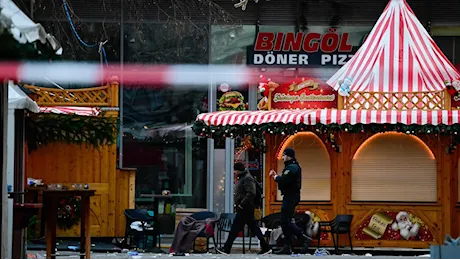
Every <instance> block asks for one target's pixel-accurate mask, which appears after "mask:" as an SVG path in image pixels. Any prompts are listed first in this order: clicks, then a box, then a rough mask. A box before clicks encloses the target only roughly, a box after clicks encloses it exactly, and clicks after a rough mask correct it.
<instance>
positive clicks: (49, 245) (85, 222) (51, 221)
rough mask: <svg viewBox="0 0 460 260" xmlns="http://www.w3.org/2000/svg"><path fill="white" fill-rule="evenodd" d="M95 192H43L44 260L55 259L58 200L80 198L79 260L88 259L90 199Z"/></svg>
mask: <svg viewBox="0 0 460 260" xmlns="http://www.w3.org/2000/svg"><path fill="white" fill-rule="evenodd" d="M95 192H96V191H95V190H48V189H47V190H44V191H43V207H44V210H45V212H46V214H47V216H46V258H48V259H49V258H52V259H55V258H56V222H57V208H58V200H59V198H62V197H75V196H80V197H81V202H80V203H81V204H80V227H81V229H80V258H81V259H84V258H86V259H90V258H91V256H90V251H91V236H90V223H89V220H90V218H89V216H90V201H89V200H90V197H91V196H94V193H95Z"/></svg>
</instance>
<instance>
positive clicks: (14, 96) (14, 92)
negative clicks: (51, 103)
mask: <svg viewBox="0 0 460 260" xmlns="http://www.w3.org/2000/svg"><path fill="white" fill-rule="evenodd" d="M8 109H27V110H29V111H30V112H34V113H38V112H40V108H39V107H38V105H37V103H35V101H33V100H32V99H31V98H30V97H28V96H27V95H26V93H24V92H23V91H22V90H21V89H20V88H19V87H18V86H16V85H15V84H14V83H13V81H9V82H8Z"/></svg>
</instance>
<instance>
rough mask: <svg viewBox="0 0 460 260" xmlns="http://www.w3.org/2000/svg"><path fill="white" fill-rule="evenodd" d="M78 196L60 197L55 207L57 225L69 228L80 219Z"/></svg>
mask: <svg viewBox="0 0 460 260" xmlns="http://www.w3.org/2000/svg"><path fill="white" fill-rule="evenodd" d="M80 207H81V202H80V197H68V198H65V199H61V200H60V201H59V204H58V209H57V225H58V226H59V227H60V228H63V229H66V230H67V229H70V228H71V227H73V226H74V225H76V224H77V223H78V222H79V221H80Z"/></svg>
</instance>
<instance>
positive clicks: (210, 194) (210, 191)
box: [206, 57, 217, 211]
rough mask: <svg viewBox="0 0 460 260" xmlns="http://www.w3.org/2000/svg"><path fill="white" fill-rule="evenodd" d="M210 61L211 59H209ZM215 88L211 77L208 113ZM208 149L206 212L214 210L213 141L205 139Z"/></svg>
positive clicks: (214, 104) (210, 110) (212, 109)
mask: <svg viewBox="0 0 460 260" xmlns="http://www.w3.org/2000/svg"><path fill="white" fill-rule="evenodd" d="M209 59H210V60H211V57H210V58H209ZM216 92H217V91H216V88H215V87H214V79H213V75H211V81H210V82H209V87H208V111H209V112H214V111H216V99H217V98H216V94H217V93H216ZM207 148H208V167H207V168H208V181H207V184H208V187H207V192H206V205H207V208H208V210H210V211H213V210H214V140H213V139H211V138H208V139H207Z"/></svg>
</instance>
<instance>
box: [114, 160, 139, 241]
mask: <svg viewBox="0 0 460 260" xmlns="http://www.w3.org/2000/svg"><path fill="white" fill-rule="evenodd" d="M135 185H136V169H117V195H116V198H117V200H116V204H115V223H116V224H115V236H116V237H124V236H125V229H126V217H125V213H124V211H125V209H134V208H135V198H134V197H135Z"/></svg>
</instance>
